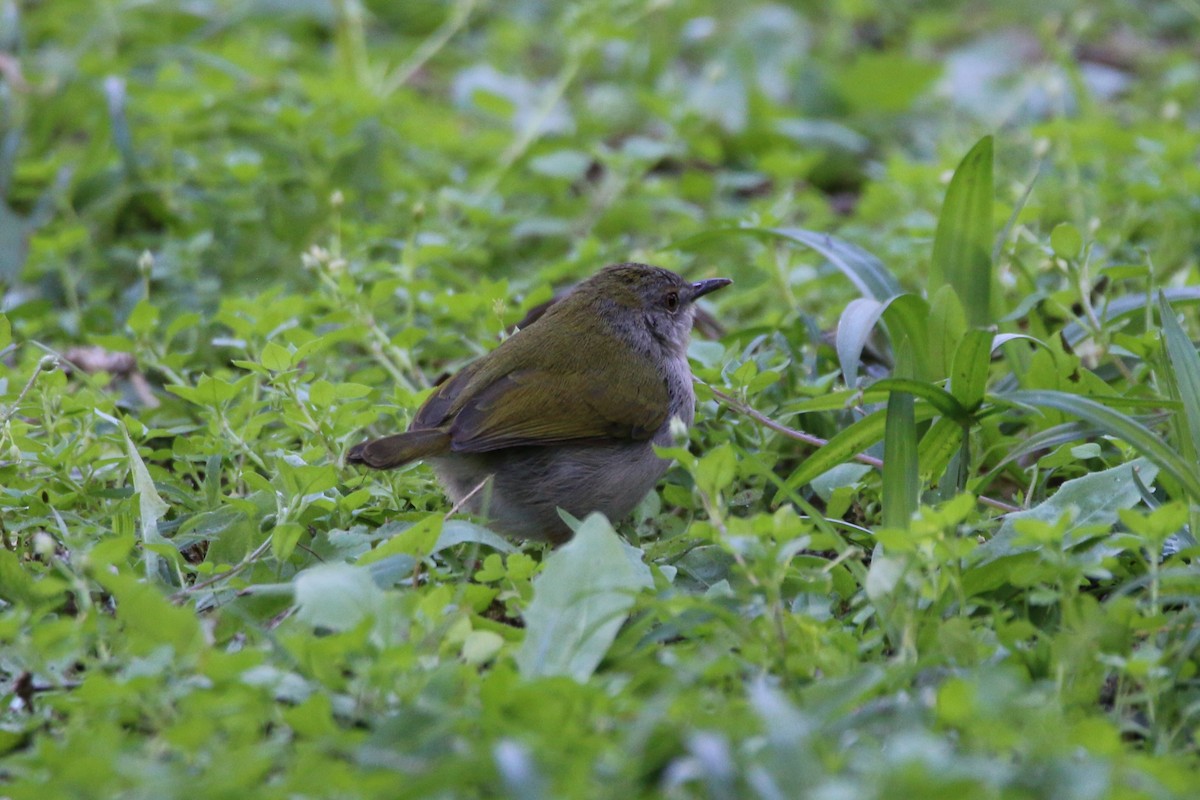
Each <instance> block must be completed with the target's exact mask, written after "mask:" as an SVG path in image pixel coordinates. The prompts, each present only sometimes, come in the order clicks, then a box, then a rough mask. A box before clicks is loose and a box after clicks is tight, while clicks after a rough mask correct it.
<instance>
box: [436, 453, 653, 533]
mask: <svg viewBox="0 0 1200 800" xmlns="http://www.w3.org/2000/svg"><path fill="white" fill-rule="evenodd" d="M429 461H430V463H431V465H432V466H433V469H434V472H435V473H436V474H437V476H438V479H439V480H440V481H441V482H442V485H443V486H444V487H445V489H446V493H447V494H448V495H449V496H450V499H451V500H452V501H454V502H455V503H456V504H458V503H462V507H463V508H464V509H465V510H467V511H469V512H471V513H473V514H478V515H480V516H483V517H486V518H487V519H488V520H489V521H490V523H491V525H492V526H493V527H494V528H496V529H497V530H499V531H500V532H502V533H507V534H509V535H512V536H519V537H523V538H529V539H543V540H550V541H555V542H558V541H564V540H565V539H567V538H568V537H569V536H570V529H569V528H568V527H567V526H566V524H565V523H564V522H563V521H562V519H561V518H560V517H559V515H558V511H557V509H558V508H560V507H561V508H563V509H565V510H566V511H568V512H570V513H571V514H572V515H573V516H575V517H578V518H580V519H582V518H583V517H585V516H587V515H588V514H590V513H591V512H593V511H600V512H602V513H603V514H604V515H605V516H606V517H608V518H609V519H610V520H612V521H614V522H616V521H617V520H619V519H621V518H622V517H624V516H625V515H627V514H628V513H629V512H630V511H632V510H633V507H634V506H636V505H637V504H638V502H639V501H640V500H641V499H642V498H643V497H645V496H646V494H647V493H648V492H649V491H650V490H651V489H653V488H654V484H655V483H656V482H657V481H658V479H659V478H660V477H662V474H663V472H665V471H666V469H667V466H668V464H669V462H668V461H666V460H664V459H661V458H659V457H658V456H656V455H655V454H654V449H653V447H652V446H651V444H650V443H649V442H625V443H619V444H607V445H576V446H561V445H560V446H554V447H513V448H507V449H504V450H497V451H494V452H491V453H478V454H469V455H468V454H455V455H449V456H443V457H439V458H431V459H429ZM489 475H490V476H493V477H492V480H490V481H488V482H487V483H486V484H485V485H484V486H483V488H482V489H480V490H479V491H477V492H476V493H475V494H474V495H472V496H471V497H470V498H469V499H467V500H466V501H465V502H463V498H464V497H466V496H467V495H468V494H470V493H471V492H472V490H474V489H476V488H477V487H478V486H479V485H480V484H481V483H483V482H484V481H485V480H486V479H487V478H488V476H489Z"/></svg>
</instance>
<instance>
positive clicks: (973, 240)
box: [929, 136, 994, 327]
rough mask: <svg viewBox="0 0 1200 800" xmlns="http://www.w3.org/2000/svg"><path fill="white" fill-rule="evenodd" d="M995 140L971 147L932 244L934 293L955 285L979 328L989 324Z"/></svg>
mask: <svg viewBox="0 0 1200 800" xmlns="http://www.w3.org/2000/svg"><path fill="white" fill-rule="evenodd" d="M992 195H993V186H992V137H991V136H985V137H983V138H982V139H980V140H979V142H978V143H977V144H976V145H975V146H974V147H972V148H971V150H970V152H968V153H967V155H966V157H964V158H963V160H962V163H960V164H959V165H958V169H956V170H955V171H954V177H953V178H952V179H951V180H950V186H949V188H948V189H947V190H946V201H945V203H943V205H942V213H941V216H940V217H939V218H938V225H937V233H936V235H935V236H934V240H933V261H932V264H931V266H932V270H931V273H932V274H931V275H930V284H929V285H930V289H931V290H934V291H936V290H937V289H939V288H941V286H942V285H944V284H949V285H950V286H952V287H954V290H955V292H957V293H958V298H959V299H960V300H961V301H962V304H963V310H965V311H966V314H967V322H968V323H969V324H971V325H973V326H975V327H986V326H988V325H989V324H991V320H992V314H991V302H992V299H991V298H992V241H993V236H994V234H993V229H992Z"/></svg>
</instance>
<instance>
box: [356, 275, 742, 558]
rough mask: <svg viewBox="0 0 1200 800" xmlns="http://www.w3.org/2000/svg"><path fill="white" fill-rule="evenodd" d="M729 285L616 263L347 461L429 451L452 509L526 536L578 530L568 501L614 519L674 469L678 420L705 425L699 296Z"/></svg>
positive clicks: (385, 461)
mask: <svg viewBox="0 0 1200 800" xmlns="http://www.w3.org/2000/svg"><path fill="white" fill-rule="evenodd" d="M730 283H732V281H730V280H729V279H728V278H710V279H706V280H700V281H695V282H689V281H687V280H684V279H683V278H682V277H680V276H679V275H677V274H676V273H674V272H671V271H670V270H667V269H663V268H661V267H655V266H651V265H648V264H641V263H636V262H625V263H620V264H613V265H610V266H607V267H605V268H603V269H601V270H600V271H599V272H597V273H596V274H595V275H593V276H592V277H590V278H588V279H587V280H585V281H583V282H582V283H580V284H579V285H577V286H576V287H575V288H574V289H573V290H572V291H571V292H570V293H569V294H567V295H566V296H565V297H563V298H562V299H561V300H559V301H558V302H556V303H554V305H552V306H551V307H550V308H549V309H548V310H546V311H545V312H544V313H543V314H542V315H541V316H540V317H538V318H537V319H536V320H535V321H534V322H532V323H531V324H529V325H527V326H526V327H524V328H521V329H520V330H518V331H517V332H516V333H514V334H513V335H511V336H510V337H508V338H507V339H505V340H504V341H503V342H502V343H501V344H500V345H499V346H497V347H496V348H495V349H494V350H492V351H491V352H489V353H487V354H486V355H483V356H481V357H479V358H478V359H476V360H475V361H473V362H471V363H469V364H467V365H466V366H464V367H463V368H462V369H461V370H459V371H458V372H457V373H456V374H454V375H453V376H451V377H450V378H449V379H447V380H446V381H444V382H443V383H441V384H440V385H439V386H437V388H436V389H435V390H434V391H433V393H432V394H431V395H430V396H429V397H428V399H426V401H425V402H424V404H423V405H422V406H421V407H420V408H419V409H418V411H417V413H416V414H415V415H414V417H413V419H412V422H411V424H410V425H409V427H408V430H407V431H405V432H403V433H396V434H392V435H390V436H384V437H382V438H378V439H371V440H368V441H364V442H362V443H360V444H357V445H354V446H353V447H351V448H350V449H349V450H348V451H347V453H346V457H345V458H346V462H347V463H349V464H356V465H363V466H366V467H370V468H373V469H393V468H396V467H400V466H403V465H405V464H408V463H410V462H413V461H417V460H423V461H425V462H427V463H428V464H429V465H430V466H431V467H432V468H433V472H434V474H435V475H436V476H437V478H438V480H439V482H440V483H441V484H442V486H443V488H444V489H445V491H446V494H447V495H448V496H449V498H450V500H451V501H452V502H453V503H454V505H455V507H460V508H462V509H463V510H465V511H467V512H469V513H471V514H475V515H478V516H479V517H481V518H483V519H484V520H485V521H486V523H487V524H488V525H489V527H491V528H492V529H494V530H497V531H499V532H500V533H503V534H506V535H508V536H511V537H514V538H517V539H532V540H539V541H548V542H551V543H555V544H561V543H562V542H564V541H567V540H568V539H570V537H571V534H572V530H571V527H570V526H569V525H568V524H567V522H566V521H565V520H564V519H563V517H562V515H560V514H559V509H562V510H564V511H566V512H567V513H568V514H570V515H571V516H573V517H575V518H577V519H582V518H583V517H585V516H586V515H588V514H590V513H591V512H594V511H599V512H601V513H603V514H604V515H605V516H606V517H608V518H609V519H610V520H611V521H613V522H616V521H618V520H620V519H622V518H624V517H625V516H626V515H628V514H629V513H630V512H631V511H632V510H633V508H634V506H636V505H637V504H638V502H639V501H641V499H642V498H644V497H645V496H646V494H647V493H649V492H650V491H651V490H652V489H653V488H654V485H655V484H656V483H657V482H658V480H659V478H661V477H662V475H663V473H664V472H665V471H666V469H667V467H668V466H669V464H670V462H669V461H668V460H667V459H664V458H661V457H659V456H658V455H657V454H656V453H655V451H654V447H655V446H656V445H657V446H666V445H670V444H672V442H673V436H672V431H671V426H672V420H673V419H678V420H679V422H681V423H682V424H683V425H684V426H690V425H691V424H692V422H693V420H694V417H695V392H694V390H693V388H692V373H691V367H690V365H689V364H688V359H687V346H688V339H689V334H690V332H691V329H692V319H693V316H694V314H695V303H696V301H697V300H698V299H700V298H701V297H703V296H705V295H707V294H709V293H710V292H713V291H716V290H717V289H721V288H723V287H725V286H728V285H729V284H730Z"/></svg>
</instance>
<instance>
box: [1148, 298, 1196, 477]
mask: <svg viewBox="0 0 1200 800" xmlns="http://www.w3.org/2000/svg"><path fill="white" fill-rule="evenodd" d="M1158 310H1159V316H1160V317H1161V319H1162V328H1163V339H1164V340H1165V343H1166V346H1167V359H1168V360H1169V361H1170V364H1171V367H1172V368H1173V369H1174V371H1175V376H1174V377H1175V384H1176V386H1177V387H1178V392H1179V400H1180V402H1181V403H1182V404H1183V422H1184V424H1182V425H1181V426H1180V427H1181V428H1182V429H1183V430H1184V431H1185V432H1186V435H1185V438H1186V439H1187V442H1186V446H1185V447H1184V450H1185V452H1186V453H1187V454H1188V455H1189V457H1190V460H1192V461H1195V460H1196V456H1197V454H1200V355H1197V353H1196V346H1195V345H1194V344H1192V340H1191V339H1190V338H1189V337H1188V335H1187V333H1185V332H1184V330H1183V326H1182V325H1180V324H1179V320H1178V319H1176V318H1175V312H1174V310H1173V309H1172V308H1171V304H1170V303H1168V302H1167V299H1166V298H1165V297H1163V296H1161V295H1160V296H1159V298H1158ZM1181 445H1184V443H1182V442H1181Z"/></svg>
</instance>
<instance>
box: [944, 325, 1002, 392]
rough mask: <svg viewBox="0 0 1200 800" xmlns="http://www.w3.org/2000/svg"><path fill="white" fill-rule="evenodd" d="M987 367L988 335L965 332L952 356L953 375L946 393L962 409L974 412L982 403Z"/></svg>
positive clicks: (990, 359)
mask: <svg viewBox="0 0 1200 800" xmlns="http://www.w3.org/2000/svg"><path fill="white" fill-rule="evenodd" d="M991 364H992V334H991V333H990V332H989V331H982V330H972V331H967V333H966V335H965V336H964V337H963V339H962V341H961V342H960V343H959V345H958V349H957V351H955V353H954V371H953V373H952V374H951V376H950V393H951V394H952V395H954V398H955V399H956V400H958V402H960V403H962V405H963V406H964V407H965V408H967V409H971V410H974V409H976V408H978V407H979V404H980V403H982V402H983V392H984V389H986V388H987V379H988V371H989V368H990V367H991Z"/></svg>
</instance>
